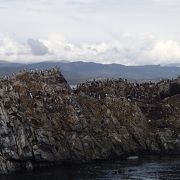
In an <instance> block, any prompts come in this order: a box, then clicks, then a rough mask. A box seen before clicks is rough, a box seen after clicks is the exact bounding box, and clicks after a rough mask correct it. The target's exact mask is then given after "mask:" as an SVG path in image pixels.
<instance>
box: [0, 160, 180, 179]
mask: <svg viewBox="0 0 180 180" xmlns="http://www.w3.org/2000/svg"><path fill="white" fill-rule="evenodd" d="M61 179H62V180H66V179H67V180H83V179H88V180H90V179H97V180H102V179H105V180H111V179H122V180H123V179H126V180H158V179H164V180H180V157H171V158H170V157H161V158H159V157H148V158H147V157H146V158H140V159H138V160H127V161H120V160H116V161H108V162H98V163H91V164H83V165H71V166H69V165H66V166H60V167H51V168H43V169H38V170H34V171H32V172H16V173H12V174H9V175H3V176H0V180H61Z"/></svg>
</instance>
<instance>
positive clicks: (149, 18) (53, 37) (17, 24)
mask: <svg viewBox="0 0 180 180" xmlns="http://www.w3.org/2000/svg"><path fill="white" fill-rule="evenodd" d="M179 19H180V0H0V60H5V61H10V62H22V63H30V62H39V61H59V60H68V61H79V60H81V61H91V62H99V63H118V64H125V65H146V64H174V63H180V23H179Z"/></svg>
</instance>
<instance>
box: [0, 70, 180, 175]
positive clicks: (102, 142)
mask: <svg viewBox="0 0 180 180" xmlns="http://www.w3.org/2000/svg"><path fill="white" fill-rule="evenodd" d="M168 83H171V82H170V81H167V82H160V83H143V84H133V83H128V82H127V81H124V80H121V79H120V80H114V81H111V80H107V81H104V82H100V81H99V82H91V83H85V84H82V85H80V86H79V87H78V88H77V90H74V91H72V90H71V89H70V87H69V85H68V84H67V82H66V80H65V79H64V77H63V76H62V74H61V73H60V72H59V70H56V69H52V70H48V71H42V72H22V73H19V74H17V75H15V76H12V77H10V78H9V77H8V78H7V77H6V78H2V79H1V80H0V173H8V172H11V171H15V170H18V169H22V168H24V169H28V170H31V169H33V168H34V167H36V166H46V165H54V164H60V163H63V162H78V163H79V162H87V161H91V160H98V159H112V158H118V157H125V156H131V155H138V154H140V153H161V152H163V153H179V152H180V99H179V95H178V94H173V96H171V95H169V96H165V97H164V96H163V98H164V99H162V97H161V95H160V93H158V92H159V91H158V90H159V89H161V88H160V87H161V86H164V84H168ZM165 86H166V87H170V86H168V85H165Z"/></svg>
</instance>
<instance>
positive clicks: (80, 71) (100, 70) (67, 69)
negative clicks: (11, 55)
mask: <svg viewBox="0 0 180 180" xmlns="http://www.w3.org/2000/svg"><path fill="white" fill-rule="evenodd" d="M55 66H56V67H59V68H60V69H61V72H62V73H63V74H64V76H65V77H66V79H67V80H68V82H69V83H70V84H76V83H80V82H83V81H86V80H92V79H95V78H96V79H97V78H98V79H104V78H126V79H129V80H159V79H162V78H163V79H166V78H170V79H171V78H175V77H177V75H178V74H180V67H176V66H160V65H145V66H124V65H121V64H99V63H92V62H81V61H77V62H66V61H62V62H40V63H33V64H20V63H8V62H5V61H0V75H1V76H4V75H11V74H12V73H16V72H18V71H20V70H23V69H33V70H34V69H37V70H42V69H49V68H52V67H55Z"/></svg>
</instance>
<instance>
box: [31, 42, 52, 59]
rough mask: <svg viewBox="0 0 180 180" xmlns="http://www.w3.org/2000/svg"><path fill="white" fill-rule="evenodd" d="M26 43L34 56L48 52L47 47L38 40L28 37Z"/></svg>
mask: <svg viewBox="0 0 180 180" xmlns="http://www.w3.org/2000/svg"><path fill="white" fill-rule="evenodd" d="M28 44H29V46H30V48H31V51H32V54H33V55H35V56H43V55H45V54H48V53H49V50H48V48H47V47H46V46H45V45H44V44H43V43H42V42H40V41H39V40H34V39H28Z"/></svg>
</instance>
